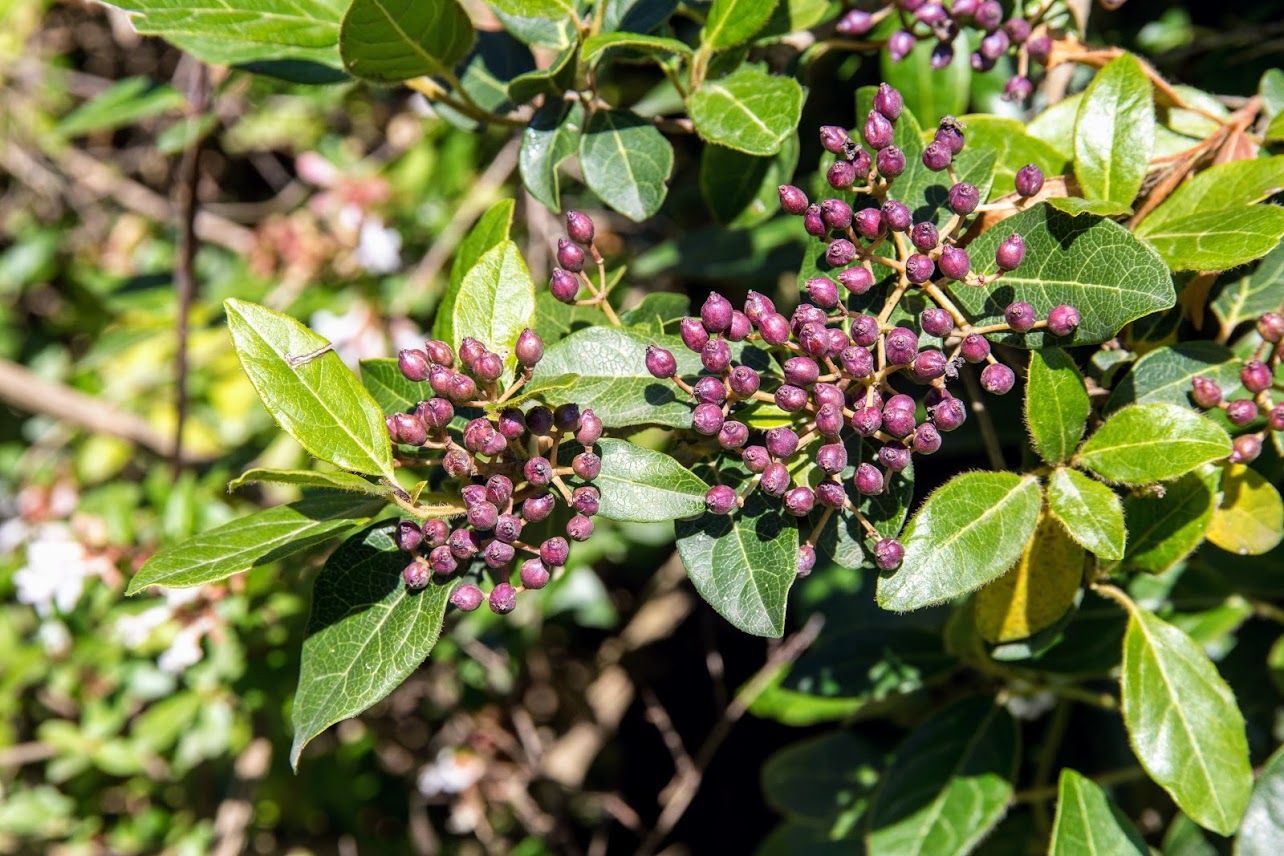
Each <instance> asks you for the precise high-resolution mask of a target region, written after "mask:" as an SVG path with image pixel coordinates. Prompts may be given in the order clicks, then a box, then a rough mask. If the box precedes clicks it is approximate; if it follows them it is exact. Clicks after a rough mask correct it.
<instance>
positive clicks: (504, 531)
mask: <svg viewBox="0 0 1284 856" xmlns="http://www.w3.org/2000/svg"><path fill="white" fill-rule="evenodd" d="M522 525H523V524H522V518H520V517H518V516H517V515H516V514H501V515H499V519H498V520H496V521H495V538H497V539H498V540H500V541H503V542H504V543H505V544H511V543H513V542H514V541H516V540H517V539H518V538H520V537H522Z"/></svg>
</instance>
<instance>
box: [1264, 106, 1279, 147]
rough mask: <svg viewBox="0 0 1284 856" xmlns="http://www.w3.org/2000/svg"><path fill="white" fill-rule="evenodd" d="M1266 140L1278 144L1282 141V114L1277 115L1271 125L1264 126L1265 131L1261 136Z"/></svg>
mask: <svg viewBox="0 0 1284 856" xmlns="http://www.w3.org/2000/svg"><path fill="white" fill-rule="evenodd" d="M1262 136H1263V137H1265V138H1266V139H1267V140H1269V141H1270V142H1273V143H1278V142H1279V141H1280V140H1284V113H1277V114H1276V115H1275V118H1274V119H1272V120H1271V123H1270V124H1269V125H1267V126H1266V131H1265V133H1264V134H1262Z"/></svg>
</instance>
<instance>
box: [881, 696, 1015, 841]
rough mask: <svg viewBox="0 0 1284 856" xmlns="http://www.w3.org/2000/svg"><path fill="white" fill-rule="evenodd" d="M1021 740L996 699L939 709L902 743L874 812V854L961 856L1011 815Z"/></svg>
mask: <svg viewBox="0 0 1284 856" xmlns="http://www.w3.org/2000/svg"><path fill="white" fill-rule="evenodd" d="M1018 744H1019V737H1018V734H1017V729H1016V724H1015V723H1014V722H1013V721H1012V717H1011V716H1010V715H1009V714H1008V712H1007V711H1006V710H1004V709H1003V708H1002V707H1001V706H999V705H996V704H995V703H994V701H993V700H992V699H991V698H989V697H988V696H974V697H972V698H968V699H965V700H963V701H961V702H957V703H955V704H954V705H952V706H950V707H947V708H945V709H944V710H941V711H938V712H937V713H936V714H935V715H934V716H933V717H932V718H931V719H929V720H928V721H927V722H925V723H923V724H922V725H920V726H919V727H918V728H916V729H915V730H914V731H913V732H912V733H911V734H910V736H909V737H908V738H907V739H906V740H905V742H904V743H902V744H901V746H900V748H899V749H898V750H897V752H896V756H895V758H894V759H893V761H892V764H891V767H890V768H889V769H888V770H887V772H885V773H884V774H883V776H882V778H881V779H880V781H879V785H878V790H877V791H876V792H875V793H874V799H873V802H872V804H871V805H870V808H869V826H868V831H867V832H866V837H865V843H866V845H867V846H868V848H869V852H870V853H895V854H896V856H938V854H939V856H957V854H964V853H967V852H969V851H970V850H971V849H972V848H973V847H975V846H976V845H977V844H978V843H979V842H980V841H981V839H982V838H984V837H985V835H986V834H987V833H988V832H989V831H990V830H991V829H992V828H993V827H994V826H995V825H996V824H997V823H998V822H999V821H1000V820H1001V819H1002V818H1003V815H1004V814H1005V813H1006V812H1007V807H1008V800H1009V799H1010V798H1011V796H1012V777H1013V775H1014V774H1015V772H1016V763H1017V757H1018V752H1017V748H1018Z"/></svg>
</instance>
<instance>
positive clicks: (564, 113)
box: [517, 101, 584, 214]
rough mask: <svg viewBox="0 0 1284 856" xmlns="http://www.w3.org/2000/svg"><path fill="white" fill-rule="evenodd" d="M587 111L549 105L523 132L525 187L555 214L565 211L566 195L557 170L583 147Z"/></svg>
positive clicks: (520, 164) (570, 105)
mask: <svg viewBox="0 0 1284 856" xmlns="http://www.w3.org/2000/svg"><path fill="white" fill-rule="evenodd" d="M583 121H584V109H583V108H582V107H580V106H579V105H578V104H574V103H571V102H567V101H555V102H552V103H549V104H545V105H544V106H543V107H541V108H539V110H537V111H535V115H534V116H532V117H531V122H530V124H529V125H527V126H526V130H525V131H523V132H522V146H521V149H520V150H519V151H518V155H517V167H518V169H519V170H520V171H521V176H522V184H524V185H525V186H526V190H527V191H529V192H530V195H531V196H533V197H535V198H536V199H537V200H539V201H540V202H541V203H543V205H544V206H545V207H546V208H548V209H550V210H551V211H553V212H555V213H558V214H560V213H561V211H562V194H561V188H560V182H559V180H558V175H557V168H558V166H559V165H560V164H561V163H562V161H564V160H566V159H567V158H569V157H570V156H571V155H573V154H575V150H576V149H577V148H578V147H579V143H580V128H581V125H582V123H583Z"/></svg>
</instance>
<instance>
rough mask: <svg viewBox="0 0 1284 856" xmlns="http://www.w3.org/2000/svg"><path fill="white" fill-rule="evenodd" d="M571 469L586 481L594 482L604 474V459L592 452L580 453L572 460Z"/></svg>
mask: <svg viewBox="0 0 1284 856" xmlns="http://www.w3.org/2000/svg"><path fill="white" fill-rule="evenodd" d="M571 469H572V470H574V471H575V474H576V475H577V476H579V477H580V478H582V479H584V480H585V481H592V480H593V479H595V478H597V477H598V474H599V473H601V472H602V459H601V458H599V457H598V456H597V455H595V454H593V453H592V452H580V453H579V454H578V455H576V456H575V457H574V458H573V459H572V460H571Z"/></svg>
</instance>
